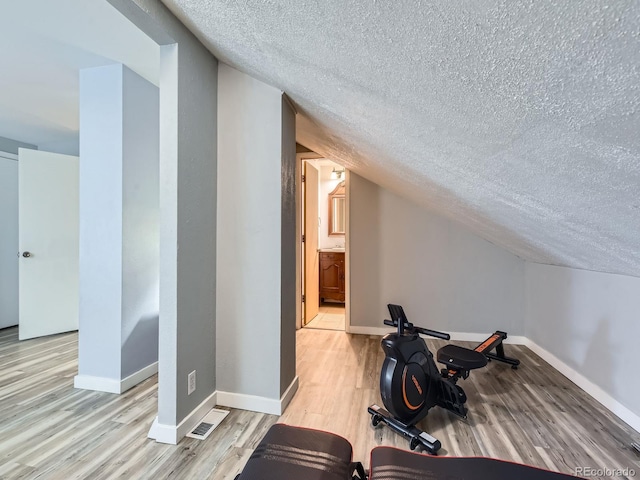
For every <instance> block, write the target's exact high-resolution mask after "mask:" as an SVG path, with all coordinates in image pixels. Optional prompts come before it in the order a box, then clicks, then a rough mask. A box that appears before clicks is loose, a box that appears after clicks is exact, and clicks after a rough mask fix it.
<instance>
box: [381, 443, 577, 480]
mask: <svg viewBox="0 0 640 480" xmlns="http://www.w3.org/2000/svg"><path fill="white" fill-rule="evenodd" d="M576 478H578V477H574V476H572V475H565V474H563V473H556V472H550V471H548V470H542V469H540V468H536V467H530V466H527V465H521V464H518V463H511V462H506V461H503V460H497V459H494V458H483V457H434V456H430V455H423V454H419V453H413V452H408V451H406V450H399V449H397V448H392V447H376V448H374V449H373V450H372V451H371V467H370V476H369V480H569V479H574V480H575V479H576Z"/></svg>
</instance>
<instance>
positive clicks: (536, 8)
mask: <svg viewBox="0 0 640 480" xmlns="http://www.w3.org/2000/svg"><path fill="white" fill-rule="evenodd" d="M163 1H164V3H165V4H167V6H168V7H169V8H170V9H171V10H172V11H173V12H174V13H175V14H176V15H177V16H178V17H179V18H180V19H182V20H183V21H184V22H185V23H186V24H187V26H189V27H190V28H191V29H192V30H193V31H194V32H196V34H197V35H198V36H199V38H200V39H201V40H202V41H203V42H204V43H205V44H206V45H207V46H208V48H209V49H210V50H211V51H212V52H213V53H214V54H215V55H216V56H217V57H218V58H219V59H220V60H222V61H223V62H226V63H228V64H230V65H232V66H234V67H236V68H238V69H240V70H242V71H244V72H246V73H248V74H250V75H252V76H255V77H256V78H258V79H261V80H263V81H265V82H267V83H269V84H271V85H274V86H276V87H278V88H280V89H282V90H283V91H285V92H286V93H287V94H288V95H289V96H290V97H291V98H292V99H293V100H294V102H295V103H296V105H297V106H298V107H299V110H300V115H299V119H298V141H299V142H300V143H302V144H304V145H306V146H307V147H310V148H312V149H314V150H316V151H318V152H320V153H322V154H324V155H326V156H328V157H331V158H333V159H335V160H337V161H339V162H340V163H342V164H344V165H345V166H347V167H348V168H350V169H352V170H354V171H355V172H357V173H358V174H360V175H362V176H364V177H366V178H368V179H370V180H372V181H375V182H376V183H378V184H380V185H382V186H384V187H386V188H388V189H390V190H392V191H394V192H396V193H398V194H401V195H403V196H405V197H408V198H410V199H412V200H414V201H416V202H419V203H420V204H422V205H424V206H425V207H426V208H428V209H430V210H432V211H435V212H438V213H440V214H442V215H444V216H446V217H449V218H451V219H454V220H455V221H458V222H460V223H462V224H464V225H466V226H467V227H468V228H470V229H471V230H473V231H474V232H476V233H478V234H479V235H481V236H482V237H484V238H486V239H487V240H489V241H491V242H493V243H495V244H498V245H501V246H503V247H504V248H506V249H508V250H510V251H512V252H514V253H515V254H517V255H519V256H521V257H523V258H525V259H528V260H532V261H536V262H542V263H551V264H559V265H567V266H571V267H577V268H585V269H590V270H598V271H605V272H615V273H623V274H629V275H635V276H640V114H639V107H640V2H637V1H635V0H628V1H623V0H611V1H609V2H604V1H580V2H578V1H573V0H572V1H559V2H558V1H544V0H539V1H535V2H534V1H513V0H505V1H488V0H465V1H462V0H460V1H450V0H448V1H426V0H425V1H418V0H401V1H391V0H388V1H383V0H378V1H376V0H366V1H365V0H359V1H346V0H324V1H318V0H313V1H312V0H264V1H258V0H255V1H246V0H245V1H223V0H163ZM398 233H399V234H402V232H398Z"/></svg>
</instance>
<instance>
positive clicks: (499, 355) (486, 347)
mask: <svg viewBox="0 0 640 480" xmlns="http://www.w3.org/2000/svg"><path fill="white" fill-rule="evenodd" d="M506 338H507V332H503V331H501V330H496V331H495V333H494V334H493V335H491V336H490V337H489V338H487V339H486V340H485V341H484V342H482V343H481V344H480V345H478V346H477V347H476V348H474V350H475V351H476V352H479V353H482V354H483V355H484V356H485V357H487V360H496V361H498V362H503V363H507V364H509V365H511V368H513V369H514V370H515V369H517V368H518V365H520V360H518V359H516V358H511V357H507V356H506V355H505V354H504V345H502V341H503V340H505V339H506ZM493 349H495V350H496V353H490V352H491V350H493Z"/></svg>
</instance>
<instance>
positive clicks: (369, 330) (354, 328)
mask: <svg viewBox="0 0 640 480" xmlns="http://www.w3.org/2000/svg"><path fill="white" fill-rule="evenodd" d="M395 330H396V329H395V328H393V327H361V326H358V325H351V326H349V332H348V333H353V334H355V335H378V336H383V335H386V334H387V333H393V332H395Z"/></svg>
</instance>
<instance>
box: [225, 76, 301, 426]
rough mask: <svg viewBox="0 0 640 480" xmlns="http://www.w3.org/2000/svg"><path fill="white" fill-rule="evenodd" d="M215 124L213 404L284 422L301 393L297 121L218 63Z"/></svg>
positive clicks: (279, 101)
mask: <svg viewBox="0 0 640 480" xmlns="http://www.w3.org/2000/svg"><path fill="white" fill-rule="evenodd" d="M218 120H219V121H218V229H217V231H218V246H217V252H218V269H217V285H218V297H217V298H218V301H217V308H216V317H217V318H218V319H219V321H218V324H217V332H216V343H217V390H218V403H219V404H221V405H226V406H230V407H236V408H244V409H248V410H256V411H262V412H266V413H272V414H280V413H281V412H282V410H283V409H284V408H285V407H286V404H287V402H288V401H289V400H290V398H291V396H292V395H293V393H295V390H296V385H297V382H296V377H295V309H296V302H295V244H296V239H295V188H294V186H295V120H294V113H293V111H292V110H291V109H290V106H289V105H288V103H287V102H286V100H285V98H284V97H283V94H282V92H281V91H280V90H277V89H275V88H273V87H271V86H269V85H266V84H264V83H262V82H260V81H258V80H256V79H254V78H252V77H250V76H248V75H245V74H243V73H241V72H239V71H237V70H235V69H233V68H231V67H229V66H227V65H223V64H220V66H219V69H218Z"/></svg>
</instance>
